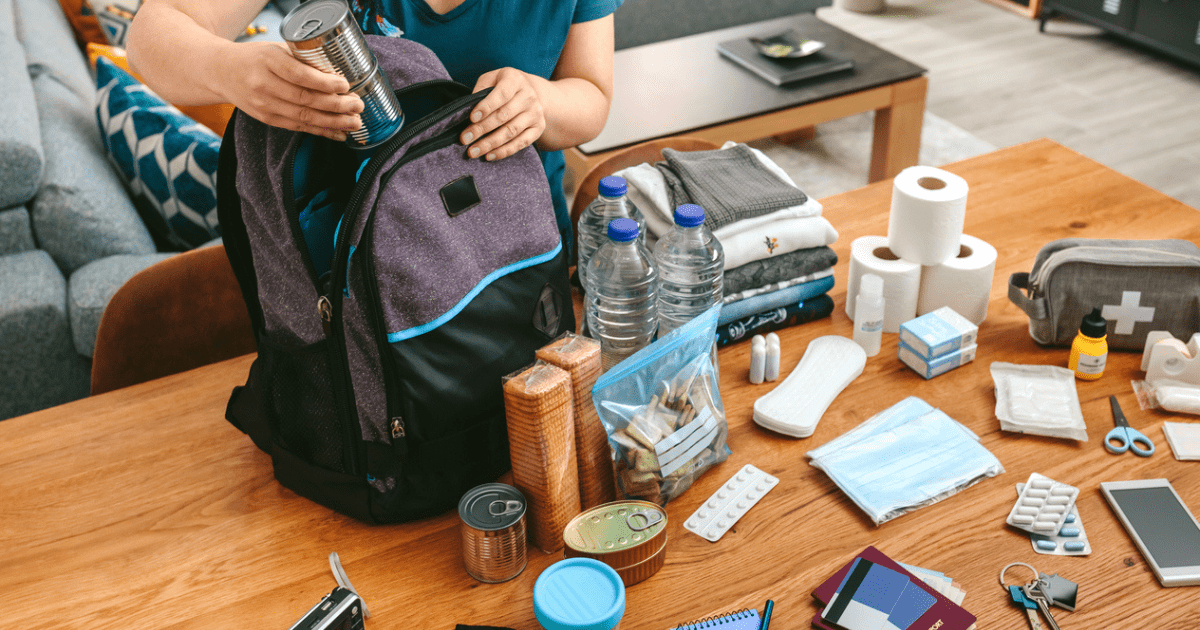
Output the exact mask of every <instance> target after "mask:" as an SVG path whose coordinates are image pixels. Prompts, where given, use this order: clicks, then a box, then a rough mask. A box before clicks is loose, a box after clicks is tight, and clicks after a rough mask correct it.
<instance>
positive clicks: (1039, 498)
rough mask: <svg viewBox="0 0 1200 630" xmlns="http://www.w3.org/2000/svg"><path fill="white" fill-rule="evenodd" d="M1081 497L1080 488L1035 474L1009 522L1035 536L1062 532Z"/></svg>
mask: <svg viewBox="0 0 1200 630" xmlns="http://www.w3.org/2000/svg"><path fill="white" fill-rule="evenodd" d="M1078 497H1079V488H1076V487H1075V486H1068V485H1067V484H1065V483H1059V482H1057V481H1055V480H1053V479H1051V478H1049V477H1047V476H1045V475H1039V474H1037V473H1033V474H1031V475H1029V479H1028V480H1027V481H1026V482H1025V487H1024V488H1023V489H1022V490H1021V496H1020V497H1019V498H1018V499H1017V503H1016V505H1014V506H1013V509H1012V511H1011V512H1009V513H1008V519H1007V521H1006V522H1007V523H1008V524H1009V525H1012V526H1013V527H1016V528H1017V529H1023V530H1025V531H1027V532H1030V533H1033V534H1043V535H1053V534H1055V533H1057V532H1058V531H1059V530H1061V529H1062V526H1063V524H1064V522H1065V521H1066V520H1067V514H1069V513H1070V512H1071V508H1073V507H1074V506H1075V499H1076V498H1078Z"/></svg>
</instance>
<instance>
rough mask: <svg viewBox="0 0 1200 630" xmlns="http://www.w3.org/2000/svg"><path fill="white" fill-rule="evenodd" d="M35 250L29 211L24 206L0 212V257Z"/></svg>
mask: <svg viewBox="0 0 1200 630" xmlns="http://www.w3.org/2000/svg"><path fill="white" fill-rule="evenodd" d="M36 248H37V245H35V244H34V242H33V231H32V229H31V228H30V225H29V211H28V210H26V209H25V207H24V206H17V207H16V208H9V209H8V210H0V256H7V255H9V254H19V253H21V252H27V251H29V250H31V249H36Z"/></svg>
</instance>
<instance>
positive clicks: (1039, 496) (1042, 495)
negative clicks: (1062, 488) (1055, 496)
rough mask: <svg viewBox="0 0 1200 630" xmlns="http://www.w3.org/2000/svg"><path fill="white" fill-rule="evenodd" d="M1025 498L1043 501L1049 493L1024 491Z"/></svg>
mask: <svg viewBox="0 0 1200 630" xmlns="http://www.w3.org/2000/svg"><path fill="white" fill-rule="evenodd" d="M1025 496H1027V497H1032V498H1034V499H1045V498H1046V497H1048V496H1050V493H1049V492H1047V491H1045V490H1026V491H1025Z"/></svg>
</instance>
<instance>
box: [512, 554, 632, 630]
mask: <svg viewBox="0 0 1200 630" xmlns="http://www.w3.org/2000/svg"><path fill="white" fill-rule="evenodd" d="M533 614H534V616H535V617H537V620H538V623H540V624H542V627H543V628H545V629H546V630H612V628H614V627H616V625H617V624H619V623H621V617H622V616H624V615H625V584H624V583H623V582H621V576H620V575H617V572H616V571H614V570H613V569H612V567H610V566H608V565H607V564H604V563H603V562H600V561H599V560H593V559H591V558H568V559H567V560H562V561H559V562H555V563H554V564H552V565H550V566H549V567H548V568H547V569H546V570H545V571H542V574H541V575H539V576H538V579H537V582H535V583H534V585H533Z"/></svg>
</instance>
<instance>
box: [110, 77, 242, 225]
mask: <svg viewBox="0 0 1200 630" xmlns="http://www.w3.org/2000/svg"><path fill="white" fill-rule="evenodd" d="M96 85H97V86H98V91H97V94H96V120H97V122H99V124H100V134H101V136H103V139H104V146H105V149H106V150H107V152H108V157H109V159H110V160H112V162H113V163H114V164H116V166H117V168H118V170H120V172H121V175H122V176H123V178H124V179H125V183H126V184H127V185H128V186H129V190H130V192H131V193H132V196H133V199H134V204H135V205H137V207H138V211H139V212H140V213H141V214H142V219H143V220H144V221H146V224H147V225H146V226H147V227H148V228H149V229H150V233H151V234H153V235H154V236H155V237H156V239H157V240H159V241H160V244H161V242H162V241H164V240H165V241H166V242H167V243H169V244H170V245H171V246H172V247H173V248H180V249H191V248H193V247H197V246H200V245H203V244H204V243H207V242H208V241H211V240H212V239H214V238H216V237H218V236H220V235H221V230H220V226H219V225H218V223H217V196H216V193H217V157H218V155H219V154H220V151H221V138H220V137H218V136H217V135H216V134H214V133H213V132H211V131H209V130H208V129H207V128H205V127H203V126H201V125H198V124H196V122H195V121H193V120H192V119H190V118H188V117H187V116H184V115H183V114H182V113H180V111H179V110H178V109H176V108H174V107H172V106H171V105H169V104H168V103H167V102H165V101H163V100H162V99H161V98H159V97H158V95H157V94H155V93H154V92H152V91H150V88H148V87H146V86H145V85H143V84H142V83H141V82H139V81H138V80H137V79H135V78H133V77H132V76H130V75H129V73H128V72H125V71H124V70H122V69H121V68H119V67H117V66H116V65H115V64H113V63H112V62H110V61H109V60H108V59H105V58H104V57H98V58H97V59H96Z"/></svg>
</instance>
